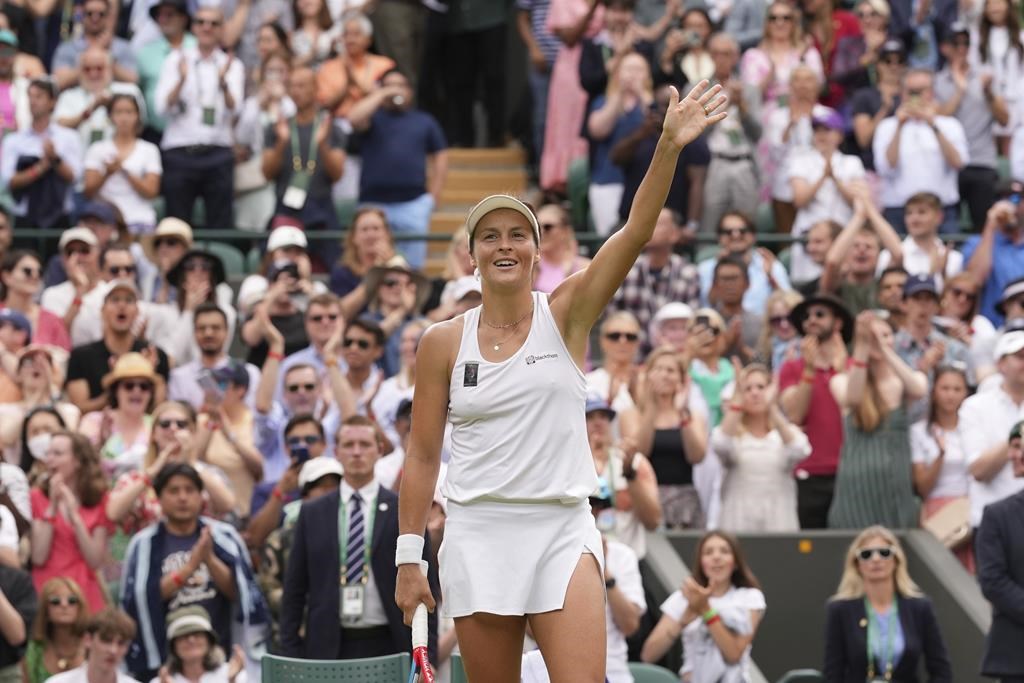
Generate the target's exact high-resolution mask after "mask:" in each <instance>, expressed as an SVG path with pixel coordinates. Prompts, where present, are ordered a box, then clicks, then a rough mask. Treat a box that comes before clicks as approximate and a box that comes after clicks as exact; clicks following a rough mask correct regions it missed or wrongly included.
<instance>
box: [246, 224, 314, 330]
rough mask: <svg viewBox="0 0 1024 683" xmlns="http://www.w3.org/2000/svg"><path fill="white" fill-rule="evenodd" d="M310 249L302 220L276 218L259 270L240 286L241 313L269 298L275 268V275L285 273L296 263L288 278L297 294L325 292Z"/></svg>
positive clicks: (249, 311)
mask: <svg viewBox="0 0 1024 683" xmlns="http://www.w3.org/2000/svg"><path fill="white" fill-rule="evenodd" d="M308 250H309V241H308V240H307V239H306V233H305V232H304V226H303V225H302V222H301V221H298V220H296V219H294V218H290V217H288V216H279V217H276V218H274V220H273V221H272V222H271V230H270V235H269V236H268V238H267V249H266V253H264V255H263V261H262V263H261V264H260V268H259V270H258V271H257V272H256V273H253V274H252V275H249V276H247V277H246V278H245V280H243V281H242V285H241V286H240V287H239V289H238V310H239V312H240V313H242V314H243V315H250V314H251V313H252V312H253V310H254V307H255V305H256V303H258V302H259V301H262V300H264V299H265V298H266V297H267V294H268V291H267V290H268V288H269V287H270V285H272V284H273V280H274V279H273V278H270V277H269V275H271V273H272V271H274V270H278V273H276V274H275V275H277V276H280V274H281V273H282V272H284V271H281V270H280V269H281V268H283V267H285V266H287V265H288V264H294V265H295V266H296V269H297V273H296V274H294V275H293V274H292V270H294V269H293V268H290V267H289V268H288V269H287V271H288V272H287V276H288V278H290V279H292V280H294V281H293V282H292V283H291V285H290V286H291V287H294V288H295V289H296V292H295V293H296V294H298V293H302V294H305V295H307V296H313V295H315V294H320V293H323V292H326V291H327V287H326V286H325V285H324V284H323V283H322V282H319V281H313V280H312V274H313V264H312V262H311V261H310V255H309V253H308ZM297 301H298V302H299V303H300V304H301V303H302V297H297ZM244 333H245V331H244V328H243V334H244ZM286 336H287V335H286Z"/></svg>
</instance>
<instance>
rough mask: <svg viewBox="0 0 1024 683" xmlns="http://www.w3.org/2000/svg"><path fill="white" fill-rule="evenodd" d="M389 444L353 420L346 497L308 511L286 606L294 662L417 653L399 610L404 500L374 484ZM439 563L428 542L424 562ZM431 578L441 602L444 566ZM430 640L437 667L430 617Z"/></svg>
mask: <svg viewBox="0 0 1024 683" xmlns="http://www.w3.org/2000/svg"><path fill="white" fill-rule="evenodd" d="M381 443H382V438H381V432H380V430H379V428H378V427H377V425H376V423H374V422H373V421H372V420H370V419H368V418H366V417H363V416H361V415H354V416H352V417H350V418H348V419H346V420H345V421H344V422H343V423H342V425H341V428H340V429H339V430H338V437H337V443H336V446H335V454H336V456H337V458H338V460H339V461H341V466H342V467H343V468H344V470H345V473H344V477H343V479H342V482H341V487H340V490H339V491H336V492H333V493H330V494H328V495H325V496H322V497H320V498H318V499H316V500H314V501H311V502H309V503H306V504H304V505H303V506H302V511H301V512H300V513H299V521H298V522H297V523H296V526H295V532H294V537H293V539H292V549H291V554H290V555H289V557H288V569H287V573H286V574H285V580H284V591H283V595H282V600H281V622H280V623H281V634H280V638H281V649H282V651H283V654H285V655H287V656H291V657H299V658H303V659H353V658H357V657H377V656H382V655H389V654H394V653H397V652H408V651H410V650H411V649H412V632H411V631H410V629H409V627H407V626H405V624H404V623H403V621H402V611H401V610H400V609H398V606H397V605H396V604H395V580H396V577H397V569H396V568H395V546H396V544H397V540H398V496H397V495H395V494H394V493H393V492H392V491H389V490H388V489H386V488H384V487H383V486H381V485H380V484H379V483H378V482H377V480H376V479H375V477H374V465H375V464H376V462H377V460H378V459H379V458H380V452H381ZM431 556H432V555H431V551H430V541H429V539H428V540H427V542H426V544H425V545H424V548H423V559H428V558H429V557H431ZM428 578H429V580H430V585H431V588H432V590H433V593H434V596H435V598H440V588H439V586H438V580H437V568H436V567H431V568H430V575H429V577H428ZM307 610H308V615H307V614H306V613H307ZM429 633H430V641H429V642H430V654H431V659H432V660H433V659H435V653H436V651H437V650H436V648H437V616H436V614H431V615H430V620H429ZM435 661H436V660H435Z"/></svg>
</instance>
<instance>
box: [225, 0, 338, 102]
mask: <svg viewBox="0 0 1024 683" xmlns="http://www.w3.org/2000/svg"><path fill="white" fill-rule="evenodd" d="M328 8H329V9H332V10H333V9H335V8H336V5H333V6H332V4H328ZM221 10H223V12H224V17H225V19H226V21H225V23H224V44H225V45H232V46H234V48H235V55H236V56H237V57H238V58H239V59H240V60H241V61H242V66H244V67H245V74H246V78H245V89H246V91H247V92H251V91H252V90H253V89H255V86H256V85H258V84H259V80H258V79H257V78H255V76H256V75H257V73H258V71H259V68H260V65H261V64H262V63H263V61H264V60H265V59H266V58H267V55H269V54H270V53H272V52H284V53H285V54H287V55H288V56H289V57H291V56H292V54H293V53H292V48H291V35H292V32H293V30H294V29H295V26H294V24H293V23H292V18H293V15H292V3H290V2H288V0H267V1H266V2H259V3H252V2H246V0H234V1H233V2H224V3H222V4H221ZM339 14H340V12H339ZM331 18H332V19H338V18H339V17H338V16H335V15H333V14H332V17H331Z"/></svg>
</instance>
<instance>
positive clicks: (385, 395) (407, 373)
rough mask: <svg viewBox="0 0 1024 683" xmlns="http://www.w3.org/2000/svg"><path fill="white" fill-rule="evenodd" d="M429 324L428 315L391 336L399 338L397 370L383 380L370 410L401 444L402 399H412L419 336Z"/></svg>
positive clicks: (413, 321)
mask: <svg viewBox="0 0 1024 683" xmlns="http://www.w3.org/2000/svg"><path fill="white" fill-rule="evenodd" d="M429 326H430V321H429V320H427V319H426V318H416V319H413V320H410V321H409V322H408V323H406V324H405V325H404V326H403V327H402V329H401V331H400V332H396V333H395V334H393V335H392V338H394V337H397V338H398V360H399V365H398V370H397V372H395V374H394V375H392V376H391V377H388V378H387V379H386V380H384V381H383V382H381V384H380V388H379V389H378V390H377V393H376V394H375V395H374V397H373V399H372V401H371V402H370V406H369V410H368V411H367V414H369V415H372V416H373V419H374V420H375V421H376V422H377V424H378V425H379V426H380V428H381V430H382V431H383V432H384V435H385V436H386V437H387V438H388V440H389V441H391V443H392V444H396V445H397V444H398V443H399V435H398V432H397V431H396V430H395V419H396V415H397V413H398V408H399V406H400V405H401V404H402V402H403V401H411V400H412V395H413V390H414V389H415V388H416V349H417V348H419V343H420V337H422V336H423V333H424V332H425V331H426V330H427V327H429Z"/></svg>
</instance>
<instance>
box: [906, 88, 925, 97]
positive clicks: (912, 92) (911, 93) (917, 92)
mask: <svg viewBox="0 0 1024 683" xmlns="http://www.w3.org/2000/svg"><path fill="white" fill-rule="evenodd" d="M924 90H925V89H924V88H910V89H908V90H907V96H908V97H921V96H922V95H924Z"/></svg>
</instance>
